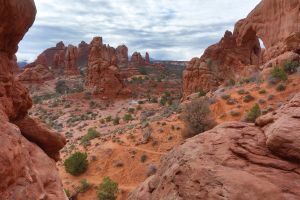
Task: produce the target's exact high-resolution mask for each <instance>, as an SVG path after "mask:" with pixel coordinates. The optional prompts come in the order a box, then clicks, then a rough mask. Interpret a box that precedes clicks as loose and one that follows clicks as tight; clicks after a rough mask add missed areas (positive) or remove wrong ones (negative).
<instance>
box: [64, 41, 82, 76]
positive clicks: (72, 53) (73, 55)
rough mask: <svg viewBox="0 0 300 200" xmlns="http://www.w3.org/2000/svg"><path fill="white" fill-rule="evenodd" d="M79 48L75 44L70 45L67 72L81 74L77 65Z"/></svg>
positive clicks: (67, 54) (67, 56)
mask: <svg viewBox="0 0 300 200" xmlns="http://www.w3.org/2000/svg"><path fill="white" fill-rule="evenodd" d="M77 59H78V49H77V47H75V46H73V45H69V46H68V48H67V52H66V56H65V74H66V75H79V69H78V67H77Z"/></svg>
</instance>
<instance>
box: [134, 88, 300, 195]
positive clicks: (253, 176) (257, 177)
mask: <svg viewBox="0 0 300 200" xmlns="http://www.w3.org/2000/svg"><path fill="white" fill-rule="evenodd" d="M299 116H300V94H298V95H297V96H295V97H294V98H293V99H292V100H291V101H290V102H289V103H287V104H286V105H284V106H283V107H282V108H281V109H279V110H278V111H276V112H274V113H272V114H269V115H266V116H262V117H261V118H259V119H258V120H257V124H258V125H259V126H255V125H254V124H247V123H242V122H227V123H223V124H221V125H219V126H217V127H216V128H214V129H212V130H210V131H207V132H205V133H201V134H200V135H198V136H195V137H193V138H190V139H188V140H186V142H185V143H184V144H183V145H181V146H179V147H177V148H175V149H174V150H172V151H171V152H170V153H169V154H168V155H167V156H165V157H164V158H163V159H162V164H161V167H160V169H159V170H158V173H157V174H156V175H154V176H152V177H150V178H148V179H147V180H146V181H145V182H144V183H143V184H141V185H140V186H139V187H138V188H137V189H136V190H135V191H134V192H132V194H131V195H130V197H129V199H130V200H150V199H166V200H171V199H172V200H174V199H176V200H177V199H178V200H184V199H195V200H196V199H198V200H199V199H203V200H204V199H220V200H221V199H222V200H224V199H228V200H229V199H257V200H259V199H275V200H296V199H299V196H300V190H299V189H300V185H299V182H300V164H299V163H300V154H299V152H300V151H299V148H300V140H299V138H300V128H299V124H300V118H299Z"/></svg>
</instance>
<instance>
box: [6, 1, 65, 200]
mask: <svg viewBox="0 0 300 200" xmlns="http://www.w3.org/2000/svg"><path fill="white" fill-rule="evenodd" d="M0 5H1V7H0V121H1V123H0V138H1V139H0V146H1V149H0V151H1V154H0V165H1V170H0V176H1V181H0V200H24V199H49V200H63V199H66V198H65V194H64V192H63V188H62V184H61V181H60V179H59V175H58V172H57V170H56V166H55V161H54V160H57V159H58V156H59V150H60V149H61V148H62V147H63V146H64V144H65V139H64V137H62V136H61V135H59V134H58V133H55V132H52V131H50V130H48V129H47V128H46V127H44V126H43V125H41V124H40V123H39V122H37V121H36V120H33V119H31V118H29V117H28V116H27V112H28V109H29V108H30V107H31V105H32V103H31V99H30V97H29V95H28V91H27V90H26V89H25V87H24V86H23V85H22V84H21V83H20V82H18V81H17V80H15V79H14V76H13V72H12V69H13V66H12V62H11V61H10V60H11V59H12V58H13V57H14V54H15V53H16V51H17V49H18V43H19V42H20V40H21V39H22V38H23V36H24V34H25V33H26V32H27V31H28V29H29V27H30V26H31V25H32V23H33V21H34V18H35V14H36V8H35V5H34V1H32V0H0ZM50 157H51V158H50Z"/></svg>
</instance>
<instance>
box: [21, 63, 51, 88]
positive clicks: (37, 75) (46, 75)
mask: <svg viewBox="0 0 300 200" xmlns="http://www.w3.org/2000/svg"><path fill="white" fill-rule="evenodd" d="M17 79H18V80H19V81H20V82H22V83H24V84H33V83H40V84H41V83H44V82H45V81H49V80H53V79H55V77H54V75H53V73H52V72H51V71H50V70H49V68H48V67H47V66H44V65H36V66H35V67H31V68H25V70H24V71H23V72H22V73H20V74H19V75H18V76H17Z"/></svg>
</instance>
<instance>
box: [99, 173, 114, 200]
mask: <svg viewBox="0 0 300 200" xmlns="http://www.w3.org/2000/svg"><path fill="white" fill-rule="evenodd" d="M117 195H118V183H116V182H114V181H112V180H111V179H110V178H109V177H104V178H103V180H102V183H101V184H100V185H99V187H98V189H97V197H98V199H99V200H115V199H117Z"/></svg>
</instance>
